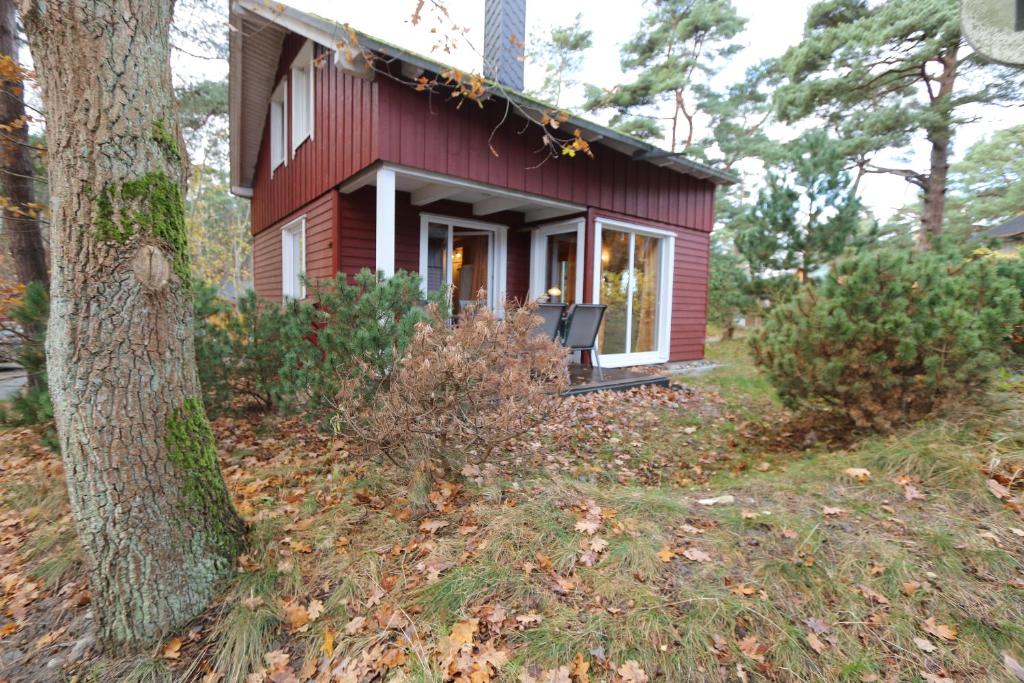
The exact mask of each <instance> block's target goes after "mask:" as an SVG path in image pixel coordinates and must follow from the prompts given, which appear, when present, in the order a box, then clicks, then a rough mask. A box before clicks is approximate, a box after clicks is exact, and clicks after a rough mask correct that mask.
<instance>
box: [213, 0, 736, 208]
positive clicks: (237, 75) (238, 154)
mask: <svg viewBox="0 0 1024 683" xmlns="http://www.w3.org/2000/svg"><path fill="white" fill-rule="evenodd" d="M230 25H231V29H230V57H229V61H230V76H229V93H230V96H229V97H230V105H229V112H230V118H231V125H230V137H231V185H232V191H234V192H236V193H238V194H243V195H247V194H249V192H251V189H250V188H252V178H253V174H254V173H255V169H256V157H257V154H258V153H259V147H260V143H261V141H262V139H263V126H264V123H265V121H266V112H267V107H268V106H269V102H270V97H271V93H272V91H273V88H274V85H275V83H274V78H275V76H276V73H277V62H278V59H279V58H280V53H281V46H282V43H283V41H284V37H285V36H286V35H287V34H288V33H289V32H294V33H297V34H299V35H301V36H304V37H305V38H308V39H309V40H312V41H313V42H315V43H319V44H320V45H323V46H324V47H328V48H330V49H332V50H335V58H336V63H337V64H338V66H339V68H344V69H349V70H352V71H354V72H356V73H358V74H359V75H361V76H363V77H367V78H372V77H373V73H372V71H369V70H368V69H367V68H366V66H365V65H360V64H357V63H352V62H350V61H348V60H347V58H346V56H345V55H343V52H344V51H343V50H339V49H338V48H339V46H343V45H346V44H348V42H349V32H350V30H351V29H350V28H349V27H348V26H345V25H342V24H339V23H337V22H334V21H330V20H328V19H324V18H322V17H318V16H315V15H313V14H308V13H306V12H302V11H300V10H297V9H295V8H293V7H289V6H287V5H284V4H282V3H277V2H275V3H267V2H266V1H265V0H234V1H233V2H232V3H231V17H230ZM351 32H352V33H353V34H354V35H355V36H356V37H357V40H358V44H359V47H360V48H363V49H369V50H372V51H373V52H376V53H378V54H383V55H385V56H387V57H389V58H390V59H393V60H396V61H399V62H401V63H403V64H407V65H409V66H410V67H412V68H414V69H422V70H425V71H431V72H434V73H438V72H440V71H443V70H444V69H446V68H448V67H447V66H446V65H444V64H441V63H440V62H437V61H435V60H432V59H430V58H428V57H424V56H422V55H418V54H416V53H414V52H411V51H409V50H406V49H404V48H402V47H399V46H397V45H393V44H391V43H388V42H386V41H383V40H380V39H378V38H374V37H373V36H369V35H366V34H363V33H361V32H358V31H351ZM491 94H493V95H494V96H495V97H501V98H505V99H508V100H509V101H512V102H515V103H516V104H517V105H519V106H520V107H522V108H523V109H524V110H526V111H528V112H530V113H531V114H536V116H537V117H538V118H539V117H540V116H542V115H543V114H544V113H546V112H550V111H551V110H552V109H554V107H552V106H551V105H548V104H546V103H544V102H541V101H539V100H536V99H534V98H532V97H530V96H529V95H526V94H525V93H521V92H518V91H514V90H510V89H509V88H506V87H502V86H498V87H495V88H494V89H493V90H492V91H491ZM567 123H568V124H569V125H571V126H573V127H575V128H579V130H580V134H581V135H582V136H583V138H584V139H586V140H588V141H591V142H593V141H597V140H600V144H602V145H605V146H607V147H610V148H611V149H614V150H616V151H618V152H622V153H623V154H626V155H628V156H631V157H633V158H635V159H637V160H638V161H643V162H647V163H651V164H654V165H656V166H662V167H665V168H668V169H670V170H673V171H676V172H677V173H683V174H686V175H689V176H693V177H696V178H700V179H704V180H708V181H710V182H713V183H715V184H717V185H731V184H733V183H735V182H737V178H736V176H734V175H733V174H731V173H727V172H725V171H722V170H720V169H717V168H714V167H712V166H708V165H707V164H702V163H700V162H697V161H694V160H692V159H688V158H686V157H685V156H683V155H681V154H675V153H671V152H667V151H665V150H663V149H661V148H660V147H657V146H655V145H652V144H650V143H648V142H645V141H643V140H639V139H637V138H634V137H632V136H629V135H626V134H624V133H621V132H619V131H616V130H613V129H611V128H608V127H606V126H602V125H599V124H596V123H593V122H591V121H587V120H584V119H581V118H578V117H575V116H573V117H570V118H569V120H568V122H567ZM563 125H565V124H563Z"/></svg>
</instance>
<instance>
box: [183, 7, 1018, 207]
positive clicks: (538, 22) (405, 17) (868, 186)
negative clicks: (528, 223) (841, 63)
mask: <svg viewBox="0 0 1024 683" xmlns="http://www.w3.org/2000/svg"><path fill="white" fill-rule="evenodd" d="M526 3H527V4H526V6H527V17H526V24H527V42H528V43H529V42H530V40H531V39H536V38H541V37H543V36H544V35H545V34H547V33H548V32H549V31H550V29H551V27H553V26H562V25H567V24H570V23H572V22H573V21H574V20H575V17H576V15H577V14H580V15H581V21H580V23H581V25H582V27H583V28H585V29H590V30H591V31H592V34H593V43H594V44H593V47H592V48H591V49H589V50H588V51H587V52H586V53H585V54H584V58H583V68H582V70H581V72H580V74H579V75H578V79H579V80H580V81H581V82H583V83H592V84H594V85H598V86H601V87H611V86H613V85H615V84H616V83H620V82H623V81H624V80H625V79H626V76H625V75H624V74H623V73H622V70H621V68H620V66H619V51H620V47H621V46H622V44H623V43H625V42H626V41H628V40H629V38H630V37H631V36H632V34H633V33H634V32H635V30H636V29H637V27H638V26H639V25H640V23H641V21H642V19H643V17H644V15H645V7H644V3H643V2H642V1H641V0H616V1H615V2H611V1H609V0H597V1H596V2H595V0H562V1H561V2H557V3H555V2H541V0H526ZM288 4H290V5H292V6H293V7H296V8H297V9H300V10H303V11H307V12H312V13H315V14H318V15H320V16H324V17H328V18H330V19H335V20H337V21H340V22H343V23H344V22H347V23H348V24H350V25H351V26H352V27H353V28H356V29H358V30H360V31H363V32H365V33H369V34H371V35H374V36H377V37H379V38H383V39H384V40H387V41H388V42H392V43H396V44H399V45H403V46H405V47H407V48H408V49H410V50H413V51H415V52H419V53H422V54H425V55H428V56H431V57H433V58H434V59H437V60H438V61H442V62H446V63H450V64H452V65H454V66H458V67H461V68H464V69H471V70H479V68H480V62H481V58H480V54H479V50H480V49H481V48H482V45H483V0H444V5H445V6H446V7H447V9H448V12H449V15H450V16H451V18H452V20H453V21H454V22H455V23H456V24H458V25H459V26H461V27H464V28H465V29H466V37H465V39H464V40H462V41H461V44H460V45H459V46H458V47H457V49H455V50H454V51H453V52H451V53H448V54H446V53H444V52H439V51H436V50H434V49H433V48H434V46H435V43H436V40H437V39H436V34H433V33H431V30H430V29H431V28H432V27H436V26H439V23H438V21H437V20H436V19H435V18H434V17H433V16H431V15H430V13H429V7H430V6H431V3H430V2H429V1H428V2H427V3H426V6H425V9H424V15H423V20H422V21H421V22H420V24H419V25H418V26H414V25H413V24H412V22H411V21H410V18H411V16H412V13H413V10H414V9H415V6H416V0H372V1H369V2H367V1H363V2H353V1H352V0H344V1H343V2H337V1H334V2H331V1H329V0H288ZM733 4H734V5H735V7H736V10H737V12H738V13H739V14H740V16H742V17H745V18H747V20H748V23H747V27H746V30H745V31H744V32H743V33H742V34H741V35H740V36H739V37H738V41H739V42H740V43H741V44H742V45H743V46H744V49H743V50H742V51H741V52H740V53H739V54H738V55H737V56H736V57H735V58H733V60H732V61H731V62H730V63H729V64H728V65H726V66H725V67H724V68H723V69H722V70H721V72H720V73H719V74H718V76H717V77H716V80H715V84H716V85H719V86H722V87H724V86H727V85H729V84H730V83H734V82H737V81H739V80H741V79H742V78H743V76H744V73H745V72H746V69H747V68H748V67H749V66H751V65H753V64H756V63H757V62H759V61H761V60H763V59H766V58H769V57H775V56H779V55H781V54H782V53H783V52H784V51H785V50H786V48H787V47H789V46H790V45H793V44H796V43H798V42H799V41H800V37H801V34H802V31H803V24H804V19H805V17H806V14H807V8H808V7H809V6H810V5H811V4H812V0H784V1H783V2H771V1H766V0H733ZM190 61H191V63H190V64H189V66H188V69H187V71H188V73H190V74H192V75H193V76H198V75H199V73H197V71H198V72H202V73H204V74H207V76H206V77H210V76H213V77H216V76H220V75H223V74H224V73H226V65H225V64H223V63H214V62H205V63H195V60H190ZM542 80H543V66H542V65H540V64H535V63H532V62H530V61H529V60H528V61H527V63H526V89H527V90H530V89H531V88H536V87H539V86H540V84H541V82H542ZM577 102H578V99H577ZM564 104H566V102H563V105H564ZM568 104H570V105H571V104H572V102H569V103H568ZM980 116H981V119H980V120H979V121H977V122H975V123H971V124H967V125H964V126H962V127H961V128H960V129H959V130H958V133H957V139H956V141H955V143H954V159H956V158H959V157H960V156H961V155H962V154H963V152H964V151H966V149H967V148H968V147H969V146H970V145H971V144H972V143H973V142H976V141H977V140H979V139H981V138H982V137H984V136H985V135H988V134H990V133H991V132H992V131H993V130H997V129H1000V128H1006V127H1009V126H1012V125H1018V124H1024V109H1022V108H1020V107H1014V108H998V109H996V108H988V109H986V110H985V111H984V112H980ZM588 117H589V118H593V119H594V120H596V121H598V122H600V123H605V122H606V121H605V120H602V116H600V115H597V116H589V115H588ZM699 132H700V131H698V133H699ZM772 134H773V135H774V134H777V135H779V136H780V137H785V136H786V135H787V134H790V135H791V134H792V131H787V130H784V129H782V128H781V127H780V129H778V130H775V131H772ZM927 155H928V147H927V145H926V143H925V142H924V140H919V141H917V143H916V144H915V145H914V147H913V149H910V150H906V151H904V153H903V154H902V155H892V156H891V157H889V158H879V159H878V162H879V163H885V164H886V165H901V166H902V165H905V164H907V163H909V164H911V165H914V166H915V167H918V168H926V167H927ZM922 164H923V165H922ZM745 172H746V173H747V174H748V175H754V176H756V175H757V174H759V173H760V169H759V168H748V169H745ZM750 179H751V180H753V181H754V183H753V184H754V185H756V184H757V183H756V181H757V178H756V177H753V178H750ZM861 187H862V188H863V192H862V195H863V199H864V201H865V203H866V204H867V206H868V207H869V208H870V209H871V210H872V211H873V212H874V214H875V215H876V216H877V217H878V218H879V219H882V220H884V219H886V218H888V217H889V216H890V215H891V214H893V213H894V212H895V211H897V210H898V209H900V208H901V207H903V206H905V205H907V204H910V203H912V202H913V201H914V199H915V197H916V194H917V192H916V189H915V188H914V187H913V186H911V185H910V184H909V183H907V182H906V181H904V180H903V179H901V178H897V177H895V176H888V175H869V176H867V177H866V178H865V179H864V180H863V181H862V183H861Z"/></svg>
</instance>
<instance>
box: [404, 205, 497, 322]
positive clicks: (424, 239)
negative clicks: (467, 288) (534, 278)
mask: <svg viewBox="0 0 1024 683" xmlns="http://www.w3.org/2000/svg"><path fill="white" fill-rule="evenodd" d="M431 223H439V224H441V225H444V226H446V227H447V228H448V258H449V259H451V254H452V239H453V234H454V231H455V228H468V229H470V230H473V231H479V232H484V233H487V234H488V235H490V236H491V239H490V252H491V254H490V257H491V259H490V261H491V262H490V263H489V264H488V266H489V267H488V273H487V305H488V306H489V307H490V308H491V309H492V310H493V311H494V312H495V313H496V314H497V315H499V316H501V315H504V314H505V296H506V292H507V291H508V226H507V225H501V224H499V223H485V222H483V221H474V220H466V219H462V218H455V217H454V216H443V215H439V214H433V213H421V214H420V269H419V273H420V291H422V292H423V296H424V297H426V296H427V268H428V259H427V252H428V243H429V240H430V224H431ZM445 271H446V275H445V285H446V286H447V287H448V291H449V292H450V291H451V287H452V268H451V263H450V262H449V263H448V265H447V266H446V268H445Z"/></svg>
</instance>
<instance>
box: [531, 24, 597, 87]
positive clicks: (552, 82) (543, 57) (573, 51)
mask: <svg viewBox="0 0 1024 683" xmlns="http://www.w3.org/2000/svg"><path fill="white" fill-rule="evenodd" d="M582 20H583V15H582V14H577V15H576V18H575V19H574V20H573V23H571V24H569V25H567V26H556V27H555V28H553V29H551V33H550V35H549V36H548V38H547V40H545V41H544V42H543V43H542V44H541V45H540V47H539V48H538V49H536V50H532V51H531V52H532V54H531V58H533V59H534V60H536V61H537V62H539V63H541V64H544V82H543V83H542V84H541V86H540V88H539V89H537V90H536V91H534V92H533V93H531V94H533V95H534V96H536V97H538V98H540V99H542V100H544V101H545V102H549V103H551V104H553V105H555V106H556V107H560V106H562V101H563V100H562V98H563V97H564V96H565V94H566V92H565V91H566V90H567V89H569V88H571V87H573V86H575V85H577V84H578V81H577V80H576V78H575V77H576V74H578V73H579V70H580V67H582V66H583V53H584V52H585V51H586V50H589V49H590V47H591V46H592V45H593V44H594V40H593V33H592V32H591V31H589V30H586V29H584V28H583V27H582V26H581V25H580V22H581V21H582Z"/></svg>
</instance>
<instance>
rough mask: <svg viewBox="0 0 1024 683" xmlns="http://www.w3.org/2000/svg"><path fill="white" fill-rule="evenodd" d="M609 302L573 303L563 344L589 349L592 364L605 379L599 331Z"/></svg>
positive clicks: (600, 376)
mask: <svg viewBox="0 0 1024 683" xmlns="http://www.w3.org/2000/svg"><path fill="white" fill-rule="evenodd" d="M607 308H608V304H573V305H572V308H570V309H569V313H568V315H567V316H566V317H565V328H564V332H563V333H562V346H564V347H566V348H567V349H570V350H572V351H589V352H590V364H591V365H592V366H593V367H594V368H595V369H596V370H597V378H598V379H599V380H602V381H603V380H604V373H603V372H602V371H601V360H600V359H599V358H598V356H597V333H598V330H600V329H601V321H602V320H603V319H604V312H605V309H607Z"/></svg>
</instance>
